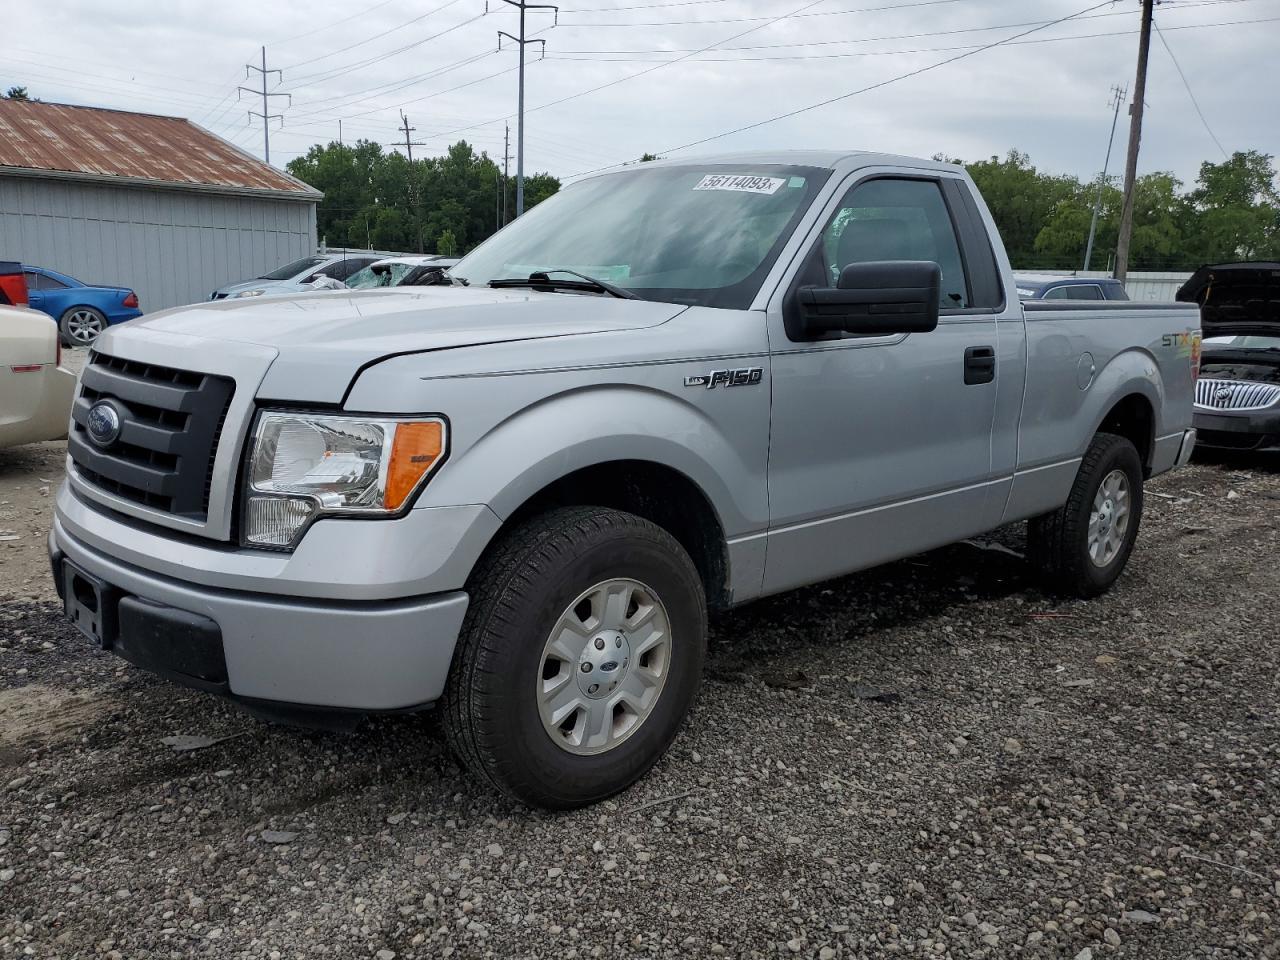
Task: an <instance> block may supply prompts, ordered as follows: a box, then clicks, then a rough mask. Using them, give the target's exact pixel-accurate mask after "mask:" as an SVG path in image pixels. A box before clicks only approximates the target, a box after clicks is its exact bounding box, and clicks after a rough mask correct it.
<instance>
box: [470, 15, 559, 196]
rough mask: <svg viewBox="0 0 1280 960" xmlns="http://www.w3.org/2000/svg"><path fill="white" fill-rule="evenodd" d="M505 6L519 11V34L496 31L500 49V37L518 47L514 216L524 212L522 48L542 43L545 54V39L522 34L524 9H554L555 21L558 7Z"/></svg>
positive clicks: (543, 53) (557, 16)
mask: <svg viewBox="0 0 1280 960" xmlns="http://www.w3.org/2000/svg"><path fill="white" fill-rule="evenodd" d="M502 2H503V3H505V4H507V6H510V7H515V8H516V9H517V10H519V11H520V36H518V37H515V36H512V35H511V34H509V33H507V32H506V31H505V30H499V31H498V49H499V50H501V49H502V38H503V37H506V38H507V39H508V40H511V41H514V42H515V43H516V44H517V45H518V46H519V47H520V101H519V107H518V110H517V120H516V216H517V217H519V216H521V215H523V214H524V48H525V47H526V46H528V45H529V44H531V43H540V44H542V55H543V56H544V57H545V56H546V55H547V41H545V40H527V39H525V34H524V18H525V11H526V10H554V11H555V12H556V16H555V21H554V22H555V23H556V24H558V23H559V22H560V8H559V7H557V6H556V5H555V4H554V3H529V2H528V0H502ZM484 9H485V12H486V13H488V12H489V4H488V0H486V2H485V8H484Z"/></svg>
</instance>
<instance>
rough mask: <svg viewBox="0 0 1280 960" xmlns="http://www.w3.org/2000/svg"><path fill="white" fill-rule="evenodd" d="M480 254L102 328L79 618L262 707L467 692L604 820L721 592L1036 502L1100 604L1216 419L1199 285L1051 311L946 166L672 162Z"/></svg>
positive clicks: (144, 655)
mask: <svg viewBox="0 0 1280 960" xmlns="http://www.w3.org/2000/svg"><path fill="white" fill-rule="evenodd" d="M451 273H452V279H451V280H450V281H448V282H446V283H444V284H443V285H440V286H433V287H419V288H411V289H407V290H386V291H367V292H353V293H350V294H345V293H325V294H311V295H307V294H304V295H299V296H296V297H290V298H281V299H277V300H274V301H270V302H265V301H260V302H257V303H255V302H252V301H250V302H231V301H222V302H218V303H209V304H201V305H195V306H190V307H183V308H179V309H175V310H170V311H167V312H162V313H155V314H151V315H149V316H147V317H144V318H142V319H140V320H136V321H134V322H132V323H130V324H128V325H126V326H123V327H113V328H112V329H111V330H110V331H108V332H107V333H106V334H105V335H104V336H103V337H102V338H101V339H100V340H99V341H98V343H97V345H96V347H95V350H94V353H93V355H92V356H91V357H90V359H89V362H88V365H87V366H86V368H85V370H84V373H83V375H82V378H81V383H80V388H79V393H78V396H77V399H76V401H75V407H74V411H73V417H72V423H71V432H70V436H69V440H68V443H69V451H68V452H69V456H68V463H67V480H66V483H65V484H64V485H63V487H62V489H61V490H60V491H59V493H58V496H57V505H56V514H55V518H54V524H53V530H52V532H51V534H50V537H49V549H50V552H51V555H52V562H53V572H54V577H55V580H56V583H57V585H58V589H59V592H60V593H61V595H62V597H63V601H64V603H65V606H66V610H67V612H68V614H69V616H70V617H71V619H72V620H73V621H74V622H75V623H76V624H77V625H78V626H79V628H80V629H81V630H82V631H83V632H84V633H85V634H87V635H88V636H89V637H90V638H91V639H92V640H93V642H96V643H98V644H100V645H101V646H103V647H105V648H108V649H111V650H113V651H114V652H115V653H117V654H119V655H120V656H122V657H124V658H126V659H128V660H130V661H132V662H134V663H136V664H138V665H140V666H143V667H145V668H147V669H150V670H153V671H155V672H157V673H160V674H162V675H164V676H166V677H169V678H171V679H173V680H176V681H178V682H179V683H183V684H186V685H189V686H192V687H196V688H200V689H204V690H208V691H211V692H214V693H218V694H221V695H224V696H227V697H230V698H232V699H234V700H236V701H237V702H239V703H241V704H243V705H244V706H246V707H247V708H249V709H250V710H252V711H254V712H256V713H258V714H259V715H262V716H265V717H268V718H274V719H282V720H292V721H298V720H303V721H308V722H324V721H326V720H328V721H332V720H334V719H335V718H336V719H343V718H345V717H348V716H355V715H358V714H359V713H367V712H372V711H406V710H413V709H416V708H420V707H423V706H426V705H430V704H439V706H440V707H441V709H442V713H443V719H444V726H445V729H446V732H447V735H448V738H449V740H450V743H451V745H452V747H453V749H454V751H455V752H456V754H457V755H458V757H459V758H460V760H461V761H462V762H463V764H464V765H465V766H466V767H467V768H469V769H470V770H471V771H473V772H474V773H475V774H477V775H479V776H480V777H481V778H483V779H484V780H485V781H487V782H489V783H491V784H493V785H494V786H495V787H497V788H498V789H500V790H502V791H504V792H505V793H507V794H508V795H510V796H512V797H515V798H517V799H519V800H521V801H524V802H526V803H528V804H531V805H539V806H545V807H552V808H564V807H573V806H577V805H582V804H587V803H591V802H593V801H596V800H599V799H601V798H603V797H606V796H608V795H610V794H612V793H615V792H617V791H618V790H621V789H622V788H624V787H626V786H627V785H628V784H630V783H632V782H633V781H634V780H636V779H637V778H638V777H640V776H641V775H642V774H643V773H644V772H645V771H646V770H647V769H648V768H649V767H650V766H651V765H652V764H653V763H654V762H655V761H656V760H657V759H658V758H659V757H660V756H661V755H662V753H663V751H664V750H665V749H666V748H667V746H668V745H669V744H670V743H671V741H672V739H673V738H674V737H675V735H676V733H677V732H678V730H679V729H680V726H681V724H682V722H683V720H684V718H685V716H686V714H687V713H688V711H689V709H690V707H691V705H692V704H693V701H694V699H695V695H696V693H697V690H698V685H699V674H700V673H701V670H702V665H703V659H704V655H705V650H706V633H707V616H708V611H714V610H719V609H724V608H726V607H729V606H733V605H736V604H741V603H745V602H747V601H750V600H753V599H755V598H757V597H761V596H765V595H767V594H772V593H777V592H779V591H783V590H790V589H792V588H795V587H799V586H801V585H804V584H810V583H814V582H816V581H820V580H824V579H826V578H830V577H838V576H840V575H842V574H846V573H849V572H851V571H854V570H859V569H862V568H865V567H870V566H872V565H874V564H879V563H884V562H886V561H889V560H894V559H896V558H899V557H904V556H907V555H910V554H914V553H917V552H919V551H923V550H928V549H930V548H933V547H938V546H940V545H943V544H946V543H949V542H952V541H955V540H959V539H961V538H964V537H969V536H972V535H975V534H980V533H982V532H984V531H988V530H991V529H993V528H995V527H998V526H1000V525H1002V524H1007V523H1010V522H1013V521H1018V520H1030V534H1029V541H1030V544H1029V545H1030V552H1031V554H1032V557H1033V559H1034V561H1035V563H1036V564H1037V566H1038V568H1039V569H1040V570H1041V571H1042V572H1043V574H1044V577H1045V581H1044V582H1045V583H1046V585H1047V587H1048V588H1050V589H1052V590H1054V591H1057V592H1060V593H1062V594H1067V595H1076V596H1089V595H1093V594H1097V593H1099V592H1101V591H1103V590H1105V589H1107V587H1109V586H1110V585H1111V583H1112V582H1113V581H1114V580H1115V579H1116V578H1117V577H1118V576H1119V575H1120V572H1121V570H1122V569H1123V568H1124V565H1125V563H1126V561H1127V560H1128V557H1129V554H1130V551H1131V550H1132V549H1133V545H1134V540H1135V538H1136V537H1137V534H1138V524H1139V520H1140V519H1141V515H1142V494H1143V482H1144V481H1145V480H1146V479H1147V478H1150V477H1152V476H1154V475H1156V474H1159V473H1163V472H1164V471H1166V470H1169V469H1170V468H1172V467H1174V466H1175V465H1178V464H1181V463H1183V462H1185V461H1186V459H1187V458H1188V457H1189V455H1190V452H1191V448H1192V445H1193V443H1194V431H1193V430H1192V429H1191V416H1192V393H1193V383H1194V379H1195V376H1196V364H1197V362H1198V357H1199V352H1198V351H1199V329H1198V328H1199V315H1198V312H1197V309H1196V307H1195V306H1194V305H1177V304H1170V305H1154V304H1146V303H1123V302H1118V303H1099V302H1089V303H1087V304H1083V303H1082V304H1074V303H1071V302H1066V301H1051V302H1039V303H1026V304H1022V303H1020V302H1019V300H1018V296H1017V293H1016V288H1015V285H1014V282H1013V279H1012V274H1011V272H1010V267H1009V263H1008V261H1007V258H1006V256H1005V254H1004V251H1003V248H1002V246H1001V244H1000V241H999V238H998V236H997V234H996V230H995V227H994V225H993V223H992V220H991V216H990V214H989V213H988V212H987V209H986V207H985V206H984V204H983V202H982V199H981V197H980V196H979V195H978V193H977V192H976V190H975V189H974V186H973V184H972V182H971V181H970V180H969V178H968V177H967V176H966V175H965V173H964V171H963V170H962V169H960V168H958V167H954V166H948V165H946V164H939V163H933V162H929V161H922V160H913V159H909V158H903V157H892V156H885V155H881V154H872V153H835V152H831V153H819V152H795V153H784V154H759V155H735V156H719V157H709V158H706V159H701V160H684V161H675V162H657V163H646V164H642V165H638V166H636V167H633V168H629V169H624V170H622V171H619V172H613V173H609V174H606V175H601V176H595V177H591V178H588V179H585V180H582V181H580V182H578V183H575V184H573V185H571V186H569V187H568V188H566V189H564V190H563V191H561V192H560V193H559V194H557V195H556V196H555V197H553V198H552V199H550V200H548V201H546V202H545V203H543V204H541V205H539V206H538V207H536V208H535V209H534V210H533V211H531V212H530V213H529V214H527V215H526V216H524V217H522V218H521V219H519V220H518V221H516V222H515V223H514V224H512V225H511V226H510V227H508V228H507V229H505V230H503V231H502V232H501V233H499V234H497V235H496V236H495V237H493V238H492V239H490V240H489V241H487V242H486V243H484V244H483V245H481V246H480V247H479V248H477V249H476V250H475V251H474V252H473V253H471V254H470V255H469V256H467V257H466V258H465V259H464V260H463V261H462V262H461V263H460V264H459V265H458V266H457V267H455V268H454V269H453V270H452V272H451Z"/></svg>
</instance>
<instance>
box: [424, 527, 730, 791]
mask: <svg viewBox="0 0 1280 960" xmlns="http://www.w3.org/2000/svg"><path fill="white" fill-rule="evenodd" d="M469 590H470V593H471V604H470V606H469V608H468V610H467V616H466V620H465V622H464V624H463V628H462V635H461V637H460V638H459V640H458V646H457V648H456V650H455V651H454V657H453V665H452V668H451V669H450V673H449V680H448V684H447V686H446V690H445V697H444V709H443V711H442V714H443V718H442V719H443V722H444V727H445V733H446V736H447V737H448V740H449V744H450V746H451V748H452V749H453V752H454V753H455V754H456V755H457V756H458V758H459V759H460V760H461V762H462V763H463V765H464V766H465V767H467V768H468V770H469V771H470V772H471V773H472V774H473V775H475V776H477V777H478V778H480V779H481V780H482V781H485V782H488V783H490V784H492V785H493V786H494V787H496V788H497V789H498V790H500V791H501V792H503V793H504V794H506V795H507V796H509V797H511V798H513V799H515V800H518V801H520V802H522V803H525V804H527V805H529V806H535V807H546V808H550V809H570V808H573V807H580V806H584V805H586V804H590V803H594V802H596V801H598V800H602V799H604V798H605V797H608V796H611V795H612V794H615V793H617V792H618V791H620V790H623V789H625V788H626V787H628V786H630V785H631V784H632V783H634V782H635V781H636V780H637V779H639V778H640V777H641V776H643V775H644V773H645V772H646V771H648V769H649V768H650V767H652V766H653V764H654V763H655V762H657V760H658V759H659V757H661V756H662V754H663V753H664V752H665V751H666V749H667V747H668V746H669V745H670V744H671V741H672V740H673V739H674V738H675V736H676V734H677V733H678V732H679V730H680V727H681V725H682V724H683V722H684V719H685V716H686V715H687V714H688V712H689V709H690V707H691V706H692V704H693V701H694V699H695V697H696V695H697V691H698V686H699V683H700V681H701V674H702V664H703V659H704V657H705V653H706V633H707V611H706V600H705V597H704V594H703V588H702V582H701V580H700V579H699V577H698V573H697V570H696V568H695V567H694V565H693V561H692V560H690V558H689V556H688V554H687V553H686V552H685V551H684V549H683V548H682V547H681V546H680V544H679V543H677V542H676V540H675V539H674V538H673V537H672V536H671V535H670V534H668V533H667V532H666V531H665V530H663V529H662V528H661V527H659V526H657V525H656V524H653V523H651V522H649V521H648V520H644V519H642V518H640V517H637V516H635V515H633V514H629V513H623V512H621V511H618V510H610V509H605V508H601V507H569V508H562V509H556V510H552V511H549V512H547V513H545V514H542V515H540V516H537V517H535V518H533V519H531V520H529V521H528V522H526V523H525V524H524V525H522V526H520V527H518V528H517V529H516V530H514V531H513V532H512V533H511V534H509V535H508V536H507V538H506V539H505V540H503V541H502V542H501V543H500V544H499V545H498V546H497V547H495V548H494V549H493V550H491V552H490V553H489V555H488V556H487V557H486V558H485V559H484V560H482V561H481V564H480V566H479V567H478V568H477V570H476V572H475V573H474V574H473V576H472V579H471V583H470V586H469Z"/></svg>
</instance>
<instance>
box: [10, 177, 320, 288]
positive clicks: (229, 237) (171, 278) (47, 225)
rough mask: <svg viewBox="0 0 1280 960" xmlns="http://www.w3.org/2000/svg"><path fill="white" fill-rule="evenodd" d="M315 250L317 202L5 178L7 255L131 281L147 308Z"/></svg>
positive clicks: (91, 277) (94, 278)
mask: <svg viewBox="0 0 1280 960" xmlns="http://www.w3.org/2000/svg"><path fill="white" fill-rule="evenodd" d="M315 249H316V208H315V203H314V202H311V201H290V200H276V199H271V198H264V197H239V196H223V195H218V194H206V193H197V192H194V191H183V190H170V189H163V188H154V189H143V188H135V187H115V186H110V185H106V184H95V183H76V182H74V181H66V180H53V179H43V178H38V177H30V178H28V177H9V176H3V177H0V260H20V261H22V262H23V263H29V264H34V265H36V266H41V267H48V268H49V269H51V270H57V271H59V272H60V273H66V274H69V275H71V276H73V277H75V278H76V279H78V280H82V281H84V282H85V283H101V284H107V285H110V286H122V287H132V288H133V289H134V290H135V291H137V294H138V297H139V299H140V300H141V302H142V309H143V310H144V311H145V312H147V313H152V312H154V311H156V310H162V309H164V308H166V307H173V306H177V305H179V304H183V303H195V302H198V301H201V300H207V299H208V298H209V294H210V293H212V292H213V291H214V290H215V289H217V288H218V287H220V286H222V285H223V284H227V283H233V282H235V281H238V280H248V279H251V278H253V277H256V276H260V275H261V274H263V273H266V272H267V271H269V270H273V269H275V268H276V267H278V266H280V265H281V264H283V263H287V262H289V261H290V260H296V259H298V258H299V257H305V256H307V255H308V254H311V253H314V252H315Z"/></svg>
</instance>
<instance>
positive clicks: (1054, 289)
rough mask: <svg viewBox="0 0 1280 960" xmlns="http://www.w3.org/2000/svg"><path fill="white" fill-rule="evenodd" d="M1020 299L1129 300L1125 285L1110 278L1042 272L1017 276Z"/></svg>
mask: <svg viewBox="0 0 1280 960" xmlns="http://www.w3.org/2000/svg"><path fill="white" fill-rule="evenodd" d="M1013 282H1014V283H1016V284H1017V285H1018V296H1019V297H1021V298H1022V299H1023V300H1128V299H1129V294H1128V293H1126V292H1125V289H1124V284H1123V283H1121V282H1120V281H1119V280H1115V279H1113V278H1111V277H1055V276H1051V275H1049V274H1042V273H1015V274H1014V275H1013Z"/></svg>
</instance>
